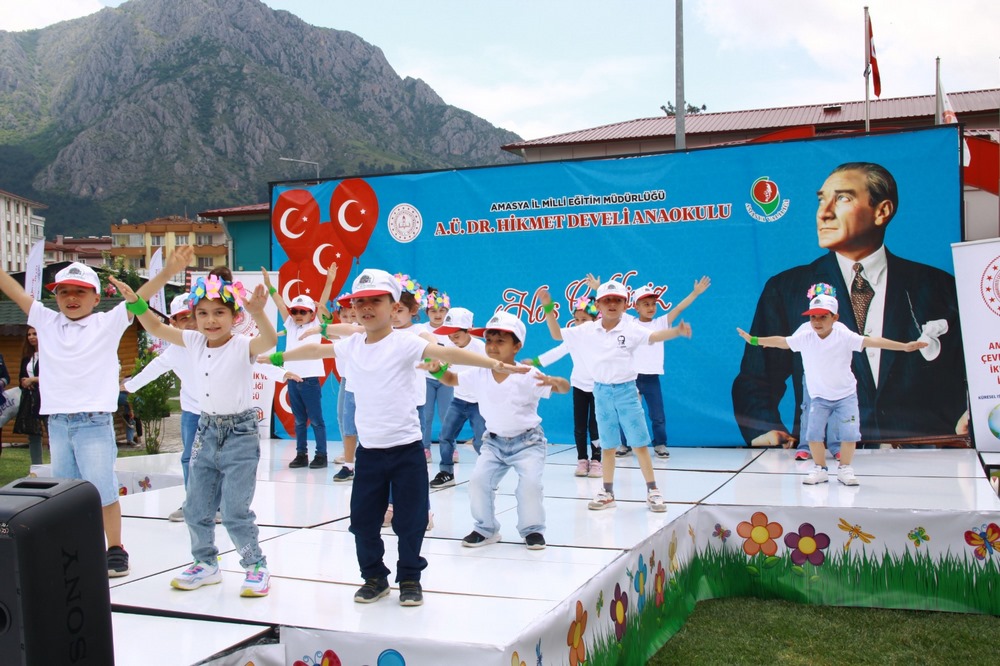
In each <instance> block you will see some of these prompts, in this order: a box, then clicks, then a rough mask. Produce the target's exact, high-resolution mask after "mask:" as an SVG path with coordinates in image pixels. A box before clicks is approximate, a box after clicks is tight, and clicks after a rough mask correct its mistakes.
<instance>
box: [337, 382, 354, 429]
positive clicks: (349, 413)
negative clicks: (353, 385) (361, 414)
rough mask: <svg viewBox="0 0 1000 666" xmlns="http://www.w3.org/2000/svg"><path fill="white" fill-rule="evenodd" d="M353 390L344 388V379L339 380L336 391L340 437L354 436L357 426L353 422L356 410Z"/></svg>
mask: <svg viewBox="0 0 1000 666" xmlns="http://www.w3.org/2000/svg"><path fill="white" fill-rule="evenodd" d="M356 405H357V403H355V401H354V392H353V391H348V390H347V389H345V388H344V380H340V390H339V391H337V425H338V426H340V436H341V437H356V436H357V434H358V426H357V425H355V423H354V412H355V410H356Z"/></svg>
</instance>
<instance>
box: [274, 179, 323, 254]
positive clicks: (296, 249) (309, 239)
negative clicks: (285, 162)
mask: <svg viewBox="0 0 1000 666" xmlns="http://www.w3.org/2000/svg"><path fill="white" fill-rule="evenodd" d="M271 227H272V228H273V229H274V235H275V237H276V238H277V239H278V243H279V244H280V245H281V247H282V248H283V249H284V250H285V253H286V254H287V255H288V256H289V258H291V259H296V260H301V259H306V258H308V257H309V254H310V253H311V252H312V249H313V246H314V245H315V236H316V234H317V233H318V230H319V204H318V203H316V199H314V198H313V195H312V193H311V192H309V191H308V190H288V191H287V192H282V193H281V194H280V195H279V196H278V200H277V201H276V202H275V203H274V208H273V209H272V210H271Z"/></svg>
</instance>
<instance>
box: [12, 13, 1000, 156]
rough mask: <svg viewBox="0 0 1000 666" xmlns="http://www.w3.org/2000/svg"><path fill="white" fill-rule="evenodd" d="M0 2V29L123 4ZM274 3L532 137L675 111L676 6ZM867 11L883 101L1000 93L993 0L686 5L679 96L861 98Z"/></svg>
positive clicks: (737, 102)
mask: <svg viewBox="0 0 1000 666" xmlns="http://www.w3.org/2000/svg"><path fill="white" fill-rule="evenodd" d="M0 1H2V3H3V5H4V7H3V9H2V12H0V30H28V29H33V28H40V27H44V26H46V25H50V24H52V23H56V22H58V21H63V20H69V19H73V18H78V17H80V16H85V15H88V14H90V13H93V12H95V11H98V10H100V9H102V8H103V7H106V6H112V7H115V6H118V5H120V4H122V0H43V1H42V2H32V3H28V2H18V1H16V0H0ZM132 1H141V0H132ZM264 2H265V4H267V5H268V6H270V7H272V8H273V9H282V10H287V11H289V12H291V13H293V14H295V15H296V16H298V17H300V18H301V19H303V20H304V21H306V22H307V23H310V24H312V25H316V26H321V27H326V28H335V29H338V30H347V31H349V32H353V33H355V34H357V35H358V36H360V37H361V38H363V39H364V40H365V41H367V42H369V43H371V44H373V45H375V46H378V47H379V48H380V49H382V51H383V53H384V54H385V56H386V58H387V60H388V61H389V64H390V65H392V67H393V68H394V69H395V71H396V72H397V73H398V74H399V75H400V76H412V77H414V78H419V79H422V80H423V81H424V82H426V83H427V84H428V85H430V86H431V88H433V89H434V90H435V91H436V92H437V93H438V94H439V95H440V96H441V97H442V98H443V99H444V100H445V102H447V103H448V104H452V105H454V106H457V107H459V108H462V109H465V110H467V111H471V112H472V113H474V114H476V115H477V116H480V117H482V118H484V119H486V120H487V121H489V122H490V123H492V124H493V125H496V126H498V127H502V128H504V129H507V130H510V131H513V132H515V133H517V134H518V135H520V136H521V137H522V138H523V139H536V138H541V137H546V136H551V135H554V134H560V133H563V132H569V131H574V130H579V129H587V128H591V127H597V126H600V125H606V124H610V123H617V122H623V121H627V120H633V119H636V118H648V117H653V116H658V115H661V114H662V113H663V111H661V109H660V107H661V106H662V105H666V104H667V102H674V101H675V96H676V94H675V93H676V84H675V66H674V63H675V52H676V48H675V38H674V19H675V3H674V2H671V1H670V0H628V2H608V0H492V1H490V2H475V1H473V2H470V1H469V0H422V1H421V2H413V1H412V0H367V1H366V2H357V1H356V0H352V1H351V2H347V1H345V0H322V1H320V0H264ZM865 4H867V5H868V6H869V11H870V14H871V19H872V26H873V31H874V41H875V46H876V50H877V54H878V63H879V69H880V71H881V78H882V98H883V99H885V98H892V97H906V96H910V95H932V94H934V90H935V58H936V57H940V58H941V72H942V75H941V76H942V83H943V86H944V88H945V90H946V91H959V90H981V89H984V88H1000V40H998V39H997V35H1000V2H997V1H996V0H953V1H952V2H941V1H940V0H867V2H866V1H864V0H755V1H752V2H751V1H748V0H687V1H686V2H684V3H683V7H684V19H683V24H684V64H685V66H684V82H685V95H684V96H685V97H686V99H687V101H688V103H690V104H694V105H696V106H699V107H700V106H702V105H705V106H706V108H707V111H710V112H718V111H736V110H743V109H756V108H771V107H782V106H794V105H799V104H826V103H833V102H847V101H854V100H863V99H864V97H865V87H864V86H865V80H864V76H863V72H864V6H865ZM873 99H874V94H873Z"/></svg>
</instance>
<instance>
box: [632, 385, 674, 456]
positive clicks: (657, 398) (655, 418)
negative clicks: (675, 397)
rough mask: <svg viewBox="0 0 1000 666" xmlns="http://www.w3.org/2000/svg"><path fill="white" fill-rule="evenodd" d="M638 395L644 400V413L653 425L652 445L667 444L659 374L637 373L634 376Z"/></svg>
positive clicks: (665, 420)
mask: <svg viewBox="0 0 1000 666" xmlns="http://www.w3.org/2000/svg"><path fill="white" fill-rule="evenodd" d="M635 385H636V387H637V388H638V389H639V395H641V396H642V398H643V400H645V401H646V415H647V416H649V422H650V423H652V425H653V446H660V445H661V444H662V445H663V446H666V445H667V419H666V417H665V416H664V414H663V390H662V389H661V387H660V375H639V376H638V377H636V378H635Z"/></svg>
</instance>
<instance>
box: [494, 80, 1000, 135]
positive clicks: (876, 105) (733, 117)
mask: <svg viewBox="0 0 1000 666" xmlns="http://www.w3.org/2000/svg"><path fill="white" fill-rule="evenodd" d="M948 98H949V100H950V101H951V104H952V106H953V107H954V109H955V113H957V114H958V115H959V117H960V118H961V114H962V113H972V112H982V111H989V110H992V109H998V108H1000V88H992V89H989V90H974V91H969V92H954V93H949V94H948ZM935 104H936V100H935V96H934V95H919V96H916V97H897V98H894V99H882V100H879V99H877V100H873V101H872V103H871V109H870V112H869V113H870V118H871V120H873V121H876V120H893V119H902V118H920V117H933V116H934V111H935ZM864 119H865V103H864V102H836V103H832V104H810V105H806V106H788V107H780V108H773V109H752V110H748V111H724V112H720V113H697V114H693V115H688V116H685V119H684V129H685V133H687V134H707V133H713V132H738V131H745V130H761V129H772V128H775V129H776V128H780V127H795V126H800V125H843V124H851V123H858V122H863V121H864ZM673 134H674V118H673V117H669V116H656V117H653V118H638V119H636V120H629V121H625V122H622V123H614V124H612V125H602V126H601V127H594V128H591V129H584V130H578V131H576V132H566V133H564V134H556V135H554V136H548V137H543V138H540V139H532V140H529V141H518V142H516V143H511V144H507V145H506V146H503V149H504V150H517V149H518V148H526V147H531V146H558V145H566V144H574V143H597V142H605V141H622V140H629V139H650V138H655V137H663V136H673Z"/></svg>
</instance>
